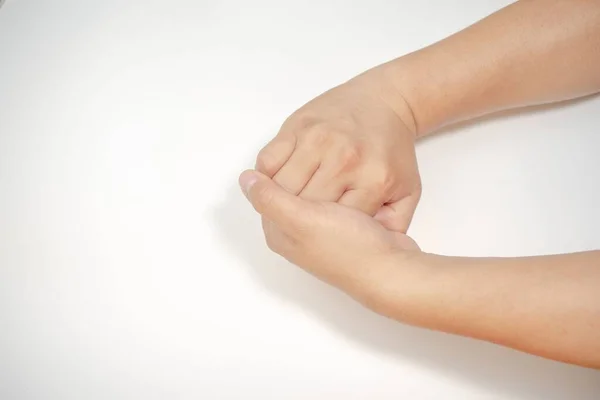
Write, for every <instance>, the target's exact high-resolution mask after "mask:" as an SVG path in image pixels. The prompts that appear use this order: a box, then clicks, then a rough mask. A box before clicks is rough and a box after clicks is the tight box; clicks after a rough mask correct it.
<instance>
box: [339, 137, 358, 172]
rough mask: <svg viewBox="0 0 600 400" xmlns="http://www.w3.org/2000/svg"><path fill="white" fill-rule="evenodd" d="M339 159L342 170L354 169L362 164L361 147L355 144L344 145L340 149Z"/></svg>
mask: <svg viewBox="0 0 600 400" xmlns="http://www.w3.org/2000/svg"><path fill="white" fill-rule="evenodd" d="M339 157H340V158H339V160H340V164H341V167H342V169H343V170H351V169H354V168H356V167H357V166H358V165H360V164H361V162H362V158H363V149H362V146H360V145H359V144H357V143H350V144H345V145H344V146H343V147H342V150H341V152H340V156H339Z"/></svg>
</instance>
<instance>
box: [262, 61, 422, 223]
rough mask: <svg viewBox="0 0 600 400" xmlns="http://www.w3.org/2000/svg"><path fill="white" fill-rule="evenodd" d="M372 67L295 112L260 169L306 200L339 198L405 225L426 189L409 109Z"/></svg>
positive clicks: (265, 154)
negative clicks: (422, 180) (420, 172)
mask: <svg viewBox="0 0 600 400" xmlns="http://www.w3.org/2000/svg"><path fill="white" fill-rule="evenodd" d="M381 76H382V75H381V74H379V73H378V71H376V70H373V71H370V72H367V73H365V74H363V75H360V76H358V77H356V78H354V79H352V80H350V81H348V82H347V83H345V84H342V85H341V86H338V87H336V88H334V89H332V90H330V91H328V92H326V93H324V94H322V95H321V96H319V97H317V98H315V99H314V100H312V101H310V102H309V103H307V104H306V105H304V106H303V107H301V108H300V109H299V110H298V111H296V112H295V113H294V114H292V115H291V116H290V117H289V118H288V119H287V120H286V121H285V123H284V124H283V126H282V127H281V129H280V131H279V133H278V134H277V136H276V137H275V138H274V139H273V140H272V141H271V142H270V143H269V144H267V146H265V147H264V148H263V149H262V150H261V151H260V153H259V154H258V157H257V161H256V169H257V170H258V171H260V172H261V173H263V174H264V175H266V176H267V177H269V178H272V179H273V181H274V182H276V183H278V184H279V185H280V186H281V187H283V188H285V189H286V190H287V191H288V192H289V193H292V194H294V195H298V196H299V197H301V198H303V199H305V200H313V201H326V202H337V203H339V204H341V205H345V206H348V207H351V208H354V209H356V210H359V211H362V212H363V213H366V214H367V215H370V216H372V217H375V218H376V219H377V220H379V221H380V222H381V223H382V224H383V225H384V226H385V227H387V228H388V229H392V230H395V231H398V232H406V231H407V229H408V227H409V225H410V222H411V219H412V216H413V214H414V211H415V208H416V206H417V203H418V201H419V198H420V195H421V181H420V178H419V173H418V168H417V162H416V157H415V149H414V141H415V133H414V131H415V127H414V121H413V120H412V117H411V113H410V108H409V107H408V104H407V103H406V102H404V101H403V98H402V97H401V96H399V94H398V93H396V92H394V89H393V87H392V85H390V84H387V83H386V81H385V80H384V79H383V78H381Z"/></svg>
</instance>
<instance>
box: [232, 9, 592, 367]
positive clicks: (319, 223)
mask: <svg viewBox="0 0 600 400" xmlns="http://www.w3.org/2000/svg"><path fill="white" fill-rule="evenodd" d="M540 66H543V68H540ZM599 91H600V2H598V1H594V0H521V1H519V2H516V3H514V4H512V5H510V6H508V7H506V8H504V9H502V10H500V11H498V12H497V13H495V14H493V15H491V16H489V17H488V18H486V19H484V20H482V21H479V22H478V23H476V24H474V25H472V26H471V27H469V28H467V29H465V30H463V31H461V32H459V33H457V34H455V35H453V36H451V37H449V38H447V39H444V40H442V41H440V42H438V43H436V44H434V45H432V46H429V47H427V48H424V49H422V50H419V51H417V52H415V53H411V54H408V55H406V56H403V57H400V58H398V59H396V60H393V61H390V62H388V63H386V64H383V65H381V66H378V67H375V68H373V69H371V70H369V71H367V72H365V73H363V74H361V75H360V76H358V77H356V78H354V79H352V80H350V81H349V82H347V83H345V84H343V85H341V86H339V87H337V88H334V89H332V90H330V91H328V92H326V93H324V94H323V95H321V96H320V97H318V98H316V99H315V100H313V101H311V102H309V103H307V104H306V105H305V106H303V107H302V108H300V109H299V110H298V111H297V112H296V113H294V114H293V115H292V116H291V117H290V118H289V119H288V120H287V121H286V122H285V123H284V125H283V127H282V129H281V132H280V133H279V134H278V135H277V137H276V138H275V139H273V141H272V142H271V143H269V144H268V145H267V146H266V147H265V148H264V149H263V151H261V153H260V154H259V156H258V159H257V166H256V170H252V171H246V172H244V173H243V174H242V175H241V177H240V185H241V187H242V189H243V190H244V193H245V194H246V196H247V197H248V199H249V201H250V202H251V203H252V205H253V206H254V208H255V209H256V210H257V211H258V212H259V213H260V214H261V215H262V217H263V228H264V232H265V237H266V240H267V244H268V245H269V247H270V248H271V249H272V250H273V251H275V252H276V253H278V254H280V255H282V256H283V257H285V258H286V259H288V260H290V261H291V262H293V263H294V264H296V265H298V266H300V267H302V268H304V269H306V270H307V271H309V272H311V273H312V274H314V275H315V276H317V277H318V278H320V279H322V280H324V281H326V282H328V283H330V284H331V285H333V286H336V287H338V288H340V289H341V290H343V291H345V292H346V293H348V294H349V295H350V296H352V297H354V298H355V299H357V300H358V301H360V302H362V303H363V304H365V305H366V306H367V307H369V308H371V309H372V310H374V311H375V312H378V313H380V314H383V315H386V316H388V317H391V318H394V319H397V320H398V321H401V322H404V323H408V324H412V325H416V326H421V327H425V328H429V329H435V330H439V331H445V332H450V333H454V334H459V335H463V336H468V337H473V338H477V339H482V340H486V341H490V342H494V343H498V344H501V345H505V346H509V347H512V348H514V349H518V350H521V351H525V352H529V353H532V354H536V355H539V356H542V357H547V358H551V359H555V360H559V361H563V362H567V363H573V364H578V365H582V366H587V367H592V368H600V339H599V335H598V332H599V331H600V252H599V251H595V252H585V253H575V254H565V255H550V256H543V257H528V258H461V257H444V256H438V255H434V254H427V253H424V252H421V251H420V250H419V248H418V246H417V244H416V243H415V242H414V241H413V240H412V239H411V238H410V237H408V236H407V235H406V234H405V233H406V230H407V229H408V226H409V224H410V220H411V218H412V215H413V213H414V209H415V207H416V205H417V203H418V199H419V196H420V190H421V189H420V180H419V177H418V168H417V164H416V160H415V156H414V141H415V139H416V138H418V137H422V136H424V135H428V134H430V133H432V132H433V131H435V130H436V129H437V128H439V127H442V126H444V125H447V124H451V123H454V122H457V121H461V120H465V119H469V118H473V117H477V116H481V115H484V114H488V113H492V112H495V111H499V110H505V109H508V108H516V107H522V106H527V105H533V104H541V103H548V102H556V101H561V100H567V99H572V98H576V97H581V96H585V95H589V94H593V93H597V92H599Z"/></svg>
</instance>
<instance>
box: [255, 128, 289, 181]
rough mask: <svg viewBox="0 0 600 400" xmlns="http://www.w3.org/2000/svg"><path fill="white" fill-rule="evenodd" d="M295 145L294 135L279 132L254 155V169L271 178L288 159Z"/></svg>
mask: <svg viewBox="0 0 600 400" xmlns="http://www.w3.org/2000/svg"><path fill="white" fill-rule="evenodd" d="M295 147H296V136H295V135H291V134H279V135H277V136H276V137H275V138H274V139H273V140H271V141H270V142H269V143H268V144H267V145H266V146H265V147H263V148H262V150H261V151H260V152H259V153H258V156H257V157H256V170H257V171H258V172H261V173H263V174H264V175H266V176H268V177H269V178H272V177H273V176H275V174H276V173H277V172H279V170H280V169H281V167H283V166H284V165H285V163H286V162H287V161H288V160H289V159H290V156H291V155H292V153H293V152H294V148H295Z"/></svg>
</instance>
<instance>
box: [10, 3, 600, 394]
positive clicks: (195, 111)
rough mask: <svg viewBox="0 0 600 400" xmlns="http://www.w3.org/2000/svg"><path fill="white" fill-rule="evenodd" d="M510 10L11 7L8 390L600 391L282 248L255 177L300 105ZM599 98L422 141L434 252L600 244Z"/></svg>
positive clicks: (425, 215)
mask: <svg viewBox="0 0 600 400" xmlns="http://www.w3.org/2000/svg"><path fill="white" fill-rule="evenodd" d="M507 3H508V1H500V0H498V1H491V0H488V1H468V0H462V1H458V0H456V1H442V0H439V1H430V2H418V1H411V2H408V1H393V0H369V1H366V0H365V1H354V2H352V5H350V3H349V2H344V1H341V0H340V1H324V2H322V1H317V0H312V1H295V2H290V1H287V2H281V1H279V2H278V1H274V0H273V1H266V0H263V1H252V2H244V1H241V0H238V1H193V0H171V1H168V2H167V1H148V0H144V1H142V0H129V1H117V0H104V1H83V0H70V1H69V0H52V1H50V0H47V1H44V0H9V1H7V2H6V4H5V5H4V6H3V7H2V8H1V9H0V194H1V197H0V324H1V326H0V328H1V330H0V398H2V399H6V400H12V399H19V400H21V399H27V400H28V399H61V400H62V399H69V400H70V399H86V400H93V399H315V400H320V399H328V400H329V399H344V400H351V399H379V400H385V399H401V398H409V399H467V400H468V399H579V400H585V399H598V398H599V396H600V374H599V373H598V372H594V371H591V370H585V369H580V368H576V367H570V366H566V365H562V364H558V363H554V362H549V361H545V360H541V359H537V358H534V357H530V356H528V355H524V354H520V353H517V352H513V351H511V350H507V349H502V348H499V347H496V346H493V345H489V344H485V343H479V342H475V341H472V340H468V339H462V338H458V337H451V336H448V335H443V334H438V333H433V332H426V331H422V330H419V329H414V328H409V327H405V326H402V325H400V324H396V323H394V322H391V321H388V320H384V319H383V318H380V317H378V316H375V315H373V314H371V313H370V312H368V311H366V310H364V309H362V308H361V307H360V306H358V305H356V304H355V303H353V302H352V301H350V300H348V299H347V298H346V297H345V296H344V295H342V294H340V293H338V292H336V291H335V290H334V289H331V288H329V287H327V286H325V285H324V284H321V283H319V282H318V281H316V280H315V279H313V278H312V277H310V276H307V275H306V274H304V273H303V272H302V271H300V270H298V269H297V268H295V267H293V266H290V265H289V264H287V263H285V262H284V261H282V260H280V259H279V258H278V257H276V256H273V255H271V254H269V252H268V251H267V250H266V248H265V246H264V244H263V241H262V236H261V234H260V227H259V224H258V220H257V217H256V216H255V215H254V213H253V212H252V211H251V209H250V207H249V206H248V205H247V204H246V202H245V201H244V199H243V197H242V196H241V194H240V193H239V191H238V189H237V186H236V180H237V175H238V173H239V172H240V171H241V170H243V169H244V168H246V167H249V166H251V165H252V163H253V158H254V155H255V153H256V151H257V150H258V149H259V148H260V147H261V146H262V145H263V143H265V142H266V141H267V140H269V139H270V138H271V137H272V136H273V135H274V134H275V133H276V131H277V128H278V126H279V124H280V123H281V122H282V121H283V119H284V118H285V117H286V116H287V115H288V114H290V113H291V112H292V111H294V109H296V108H297V107H298V106H300V105H301V104H303V103H304V102H305V101H307V100H309V99H310V98H312V97H314V96H315V95H317V94H319V93H321V92H322V91H324V90H326V89H328V88H329V87H331V86H333V85H335V84H337V83H339V82H341V81H343V80H345V79H347V78H349V77H351V76H353V75H354V74H356V73H359V72H361V71H362V70H364V69H366V68H368V67H370V66H372V65H375V64H378V63H380V62H383V61H386V60H388V59H390V58H392V57H395V56H398V55H401V54H403V53H406V52H408V51H411V50H414V49H417V48H419V47H421V46H423V45H426V44H428V43H431V42H433V41H435V40H438V39H440V38H442V37H444V36H446V35H448V34H450V33H452V32H454V31H456V30H458V29H460V28H462V27H464V26H466V25H467V24H469V23H471V22H473V21H475V20H477V19H479V18H481V17H483V16H484V15H486V14H487V13H489V12H492V11H493V10H495V9H498V8H500V7H501V6H503V5H505V4H507ZM599 106H600V99H598V98H596V99H592V100H590V101H586V102H578V103H574V104H571V105H569V106H567V107H562V108H556V109H546V110H543V111H538V112H536V113H533V114H531V113H530V114H526V115H512V116H508V117H506V116H505V117H502V118H492V119H488V120H486V121H484V122H483V123H480V124H476V125H469V126H464V127H462V128H459V129H458V130H456V133H455V134H446V135H442V136H439V137H436V138H432V139H430V140H427V141H426V142H424V143H421V144H420V145H419V162H420V167H421V170H422V175H423V181H424V189H425V192H424V196H423V200H422V203H421V205H420V207H419V210H418V213H417V216H416V219H415V222H414V226H413V229H412V234H413V235H414V236H415V238H416V239H417V240H418V241H419V242H420V244H421V245H422V247H423V248H425V249H427V250H428V251H434V252H440V253H445V254H461V255H527V254H542V253H556V252H565V251H576V250H585V249H591V248H598V247H600V236H598V234H597V226H599V225H600V210H599V209H598V207H597V205H598V204H600V191H599V190H598V182H599V181H600V158H598V156H597V155H598V151H599V150H600V135H599V132H598V127H599V126H600V124H599V122H600V121H599V118H600V117H599V115H600V113H598V107H599Z"/></svg>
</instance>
